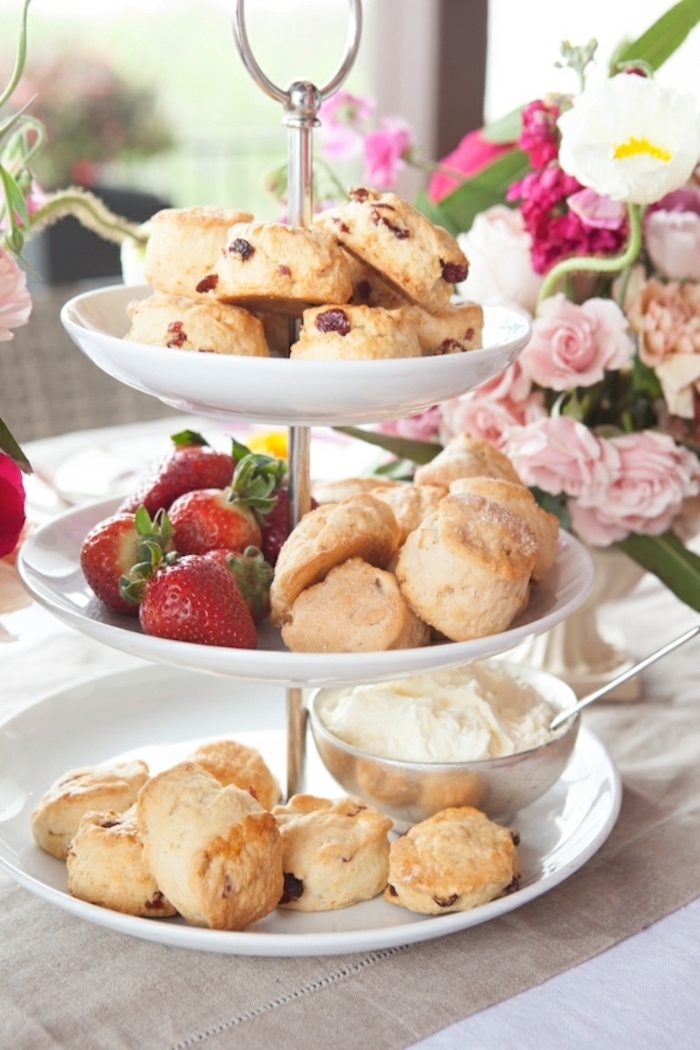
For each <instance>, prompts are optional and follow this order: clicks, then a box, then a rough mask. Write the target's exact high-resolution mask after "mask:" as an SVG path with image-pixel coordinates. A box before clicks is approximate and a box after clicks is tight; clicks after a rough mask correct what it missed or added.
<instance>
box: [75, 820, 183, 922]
mask: <svg viewBox="0 0 700 1050" xmlns="http://www.w3.org/2000/svg"><path fill="white" fill-rule="evenodd" d="M66 864H67V867H68V892H69V893H70V894H72V896H73V897H77V898H78V899H79V900H83V901H89V902H90V904H99V905H100V906H101V907H103V908H110V909H111V910H112V911H119V912H122V913H123V914H125V915H142V916H145V917H147V918H161V917H164V916H168V915H176V914H177V913H176V911H175V908H173V906H172V904H171V903H170V901H169V900H168V899H167V898H166V897H165V896H163V894H162V893H161V891H160V890H159V888H158V886H157V884H156V881H155V879H154V878H153V876H152V875H151V873H150V871H148V869H147V868H146V866H145V864H144V862H143V845H142V842H141V835H140V833H139V826H138V821H137V820H136V805H135V804H134V805H133V806H131V807H130V808H129V809H127V810H126V811H125V812H124V813H115V812H114V810H109V811H107V812H102V813H95V812H90V813H85V814H84V815H83V817H82V819H81V821H80V824H79V825H78V830H77V831H76V833H75V835H74V836H73V839H72V841H71V844H70V846H69V848H68V856H67V857H66Z"/></svg>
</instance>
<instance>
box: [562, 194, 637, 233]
mask: <svg viewBox="0 0 700 1050" xmlns="http://www.w3.org/2000/svg"><path fill="white" fill-rule="evenodd" d="M566 203H567V204H568V205H569V208H570V209H571V211H572V212H574V214H575V215H578V217H579V219H580V220H581V222H582V223H583V224H584V226H591V227H592V228H593V229H595V230H619V229H620V228H621V226H622V225H623V223H624V221H625V219H626V217H627V209H626V208H625V206H624V204H621V203H620V202H619V201H614V200H612V198H610V197H601V195H600V194H599V193H596V191H595V190H590V189H583V190H577V191H576V193H572V194H571V196H570V197H567V201H566Z"/></svg>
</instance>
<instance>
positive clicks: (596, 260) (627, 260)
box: [537, 204, 642, 306]
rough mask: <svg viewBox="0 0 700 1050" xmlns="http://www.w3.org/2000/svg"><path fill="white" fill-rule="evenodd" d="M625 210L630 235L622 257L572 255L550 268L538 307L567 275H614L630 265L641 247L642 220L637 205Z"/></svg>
mask: <svg viewBox="0 0 700 1050" xmlns="http://www.w3.org/2000/svg"><path fill="white" fill-rule="evenodd" d="M627 210H628V213H629V226H630V234H629V240H628V242H627V247H626V248H625V250H624V252H623V253H622V255H616V256H615V257H614V258H612V259H611V258H601V257H600V256H597V255H574V256H571V258H569V259H562V261H561V262H560V263H557V265H556V266H553V267H552V269H551V270H550V271H549V273H548V274H547V276H546V277H545V279H544V281H543V282H542V287H541V288H540V294H539V296H538V299H537V305H538V306H539V304H540V303H541V302H543V300H545V299H548V298H549V297H550V295H552V294H553V292H554V289H555V288H556V286H557V284H558V283H559V281H560V280H561V279H562V278H563V277H566V276H567V274H570V273H576V272H577V271H579V270H593V271H594V272H596V273H616V272H617V271H618V270H624V269H625V267H626V266H631V265H632V263H633V262H634V260H635V259H636V258H637V256H638V255H639V252H640V249H641V247H642V220H641V215H640V212H639V207H638V205H636V204H628V205H627Z"/></svg>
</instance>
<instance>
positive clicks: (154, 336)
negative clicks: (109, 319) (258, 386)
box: [124, 292, 269, 357]
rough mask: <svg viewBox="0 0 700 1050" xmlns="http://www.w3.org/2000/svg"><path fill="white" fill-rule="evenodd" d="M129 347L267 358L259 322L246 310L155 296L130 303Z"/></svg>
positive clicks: (177, 296)
mask: <svg viewBox="0 0 700 1050" xmlns="http://www.w3.org/2000/svg"><path fill="white" fill-rule="evenodd" d="M127 313H128V315H129V318H130V320H131V327H130V329H129V331H128V332H127V334H126V335H125V336H124V338H125V339H128V340H129V342H132V343H147V344H148V345H149V346H167V347H170V348H171V349H176V350H189V351H195V352H199V353H209V354H235V355H237V356H238V357H269V350H268V346H267V340H266V339H265V329H264V328H263V325H262V322H261V321H260V320H259V319H258V318H257V317H254V316H253V315H252V314H251V313H249V312H248V311H247V310H243V309H241V308H240V307H237V306H226V305H225V304H224V303H217V302H209V301H208V300H206V299H202V298H201V297H200V298H199V299H195V298H190V297H188V296H184V295H165V294H164V293H163V292H154V293H153V295H150V296H149V297H148V298H147V299H142V300H140V301H135V302H132V303H129V306H128V308H127Z"/></svg>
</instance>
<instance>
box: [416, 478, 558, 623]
mask: <svg viewBox="0 0 700 1050" xmlns="http://www.w3.org/2000/svg"><path fill="white" fill-rule="evenodd" d="M536 559H537V540H536V538H535V535H534V533H533V531H532V529H531V528H530V527H529V526H528V525H526V523H525V522H524V521H523V519H522V518H519V517H517V516H516V515H515V514H512V513H511V512H510V511H508V510H506V509H505V507H502V506H500V505H499V504H498V503H495V502H494V501H493V500H488V499H486V498H485V497H483V496H476V495H467V494H463V495H458V496H445V498H444V499H443V500H442V501H441V503H440V506H439V507H438V509H437V511H436V512H435V513H434V514H431V515H429V517H427V518H425V519H424V521H423V522H422V523H421V524H420V525H419V526H418V528H417V529H415V530H414V531H413V532H412V533H410V535H409V536H408V538H407V540H406V542H405V543H404V545H403V547H402V548H401V551H400V553H399V557H398V560H397V564H396V576H397V579H398V581H399V586H400V587H401V590H402V591H403V593H404V596H405V597H406V598H407V599H408V601H409V604H410V605H411V606H412V607H413V609H414V611H415V613H416V614H417V615H418V616H419V617H420V618H421V619H422V620H425V621H426V623H429V624H430V625H431V626H432V627H434V628H435V629H436V630H437V631H440V632H441V633H442V634H444V635H445V636H446V637H447V638H449V639H451V640H452V641H454V642H465V641H469V640H470V639H472V638H483V637H486V636H487V635H490V634H498V633H499V632H500V631H505V630H506V628H507V627H508V626H509V625H510V623H511V621H512V620H513V618H514V617H515V616H516V615H517V614H518V613H519V612H520V611H521V609H522V608H524V606H525V604H526V603H527V598H528V594H529V582H530V576H531V574H532V569H533V567H534V565H535V561H536Z"/></svg>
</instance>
